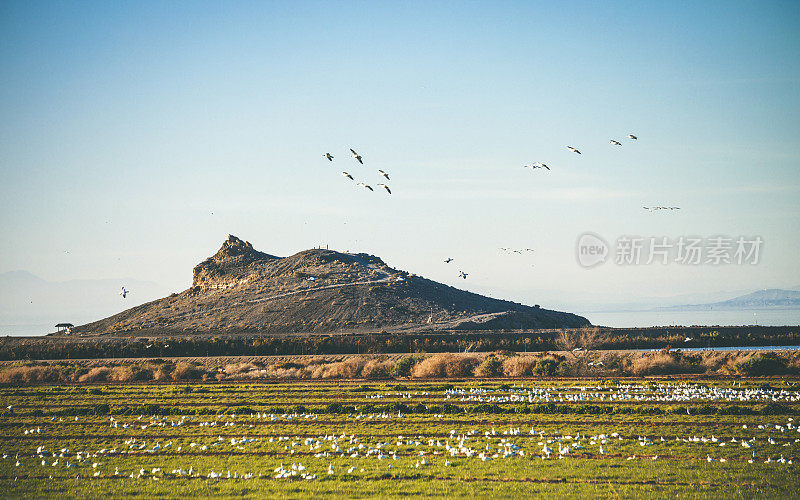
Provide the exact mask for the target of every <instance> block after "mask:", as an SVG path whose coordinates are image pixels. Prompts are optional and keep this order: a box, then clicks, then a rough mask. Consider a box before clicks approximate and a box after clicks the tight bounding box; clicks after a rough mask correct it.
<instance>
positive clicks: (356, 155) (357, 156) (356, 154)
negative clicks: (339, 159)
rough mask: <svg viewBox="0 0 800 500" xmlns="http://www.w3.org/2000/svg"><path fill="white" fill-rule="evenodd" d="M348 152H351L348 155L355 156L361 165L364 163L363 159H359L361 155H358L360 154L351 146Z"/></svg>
mask: <svg viewBox="0 0 800 500" xmlns="http://www.w3.org/2000/svg"><path fill="white" fill-rule="evenodd" d="M350 153H352V154H351V155H350V156H352V157H353V158H355V159H356V160H358V163H360V164H362V165H363V164H364V162H363V161H361V155H360V154H358V153H356V151H355V150H354V149H353V148H350Z"/></svg>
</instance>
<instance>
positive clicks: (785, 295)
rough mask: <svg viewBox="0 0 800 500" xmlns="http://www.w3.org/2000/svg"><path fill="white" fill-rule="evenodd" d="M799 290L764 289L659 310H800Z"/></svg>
mask: <svg viewBox="0 0 800 500" xmlns="http://www.w3.org/2000/svg"><path fill="white" fill-rule="evenodd" d="M797 289H800V287H795V289H790V290H782V289H779V288H771V289H764V290H758V291H755V292H752V293H748V294H746V295H741V296H739V297H734V298H732V299H729V300H724V301H721V302H712V303H708V304H685V305H678V306H671V307H663V308H659V310H682V311H709V310H713V309H717V310H738V309H787V308H795V307H797V308H800V290H797Z"/></svg>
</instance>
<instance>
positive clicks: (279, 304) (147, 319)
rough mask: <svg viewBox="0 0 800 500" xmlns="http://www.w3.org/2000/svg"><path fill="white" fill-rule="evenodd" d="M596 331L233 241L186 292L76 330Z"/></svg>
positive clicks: (365, 268) (319, 254) (342, 259)
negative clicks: (532, 329)
mask: <svg viewBox="0 0 800 500" xmlns="http://www.w3.org/2000/svg"><path fill="white" fill-rule="evenodd" d="M588 324H589V322H588V321H587V320H586V319H585V318H583V317H580V316H576V315H574V314H569V313H562V312H557V311H550V310H546V309H541V308H538V307H529V306H524V305H521V304H517V303H514V302H509V301H504V300H497V299H492V298H489V297H485V296H482V295H478V294H475V293H471V292H466V291H463V290H459V289H456V288H453V287H450V286H447V285H443V284H441V283H437V282H435V281H431V280H428V279H425V278H421V277H418V276H412V275H409V274H408V273H406V272H404V271H399V270H397V269H392V268H390V267H389V266H387V265H386V264H385V263H384V262H383V261H382V260H381V259H380V258H378V257H375V256H372V255H367V254H350V253H341V252H335V251H332V250H323V249H313V250H306V251H303V252H299V253H297V254H295V255H292V256H290V257H283V258H282V257H276V256H273V255H269V254H266V253H263V252H259V251H257V250H255V249H253V247H252V245H251V244H250V243H248V242H245V241H242V240H240V239H239V238H236V237H235V236H229V238H228V240H227V241H225V242H224V243H223V245H222V248H220V250H219V251H218V252H217V253H216V254H215V255H214V256H212V257H210V258H208V259H206V260H205V261H203V262H201V263H200V264H198V265H197V266H196V267H195V268H194V273H193V282H192V287H191V288H189V289H188V290H186V291H184V292H181V293H177V294H172V295H170V296H169V297H165V298H163V299H159V300H155V301H153V302H149V303H147V304H142V305H141V306H138V307H134V308H131V309H128V310H126V311H123V312H121V313H119V314H115V315H113V316H111V317H109V318H106V319H103V320H100V321H95V322H93V323H89V324H86V325H83V326H81V327H78V328H76V329H75V330H74V331H75V332H79V333H96V334H101V333H122V332H133V331H142V330H146V331H173V332H174V331H186V332H210V331H225V332H237V331H241V332H245V331H246V332H265V333H267V332H268V333H288V332H319V333H329V332H344V331H364V330H378V331H380V330H386V331H403V330H415V329H416V330H419V329H432V330H437V329H481V330H483V329H500V328H561V327H580V326H585V325H588Z"/></svg>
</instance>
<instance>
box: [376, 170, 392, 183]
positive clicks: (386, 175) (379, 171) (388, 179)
mask: <svg viewBox="0 0 800 500" xmlns="http://www.w3.org/2000/svg"><path fill="white" fill-rule="evenodd" d="M378 173H379V174H381V175H382V176H384V177H386V180H387V181H390V180H391V179H390V178H389V174H387V173H386V172H384V171H383V170H378Z"/></svg>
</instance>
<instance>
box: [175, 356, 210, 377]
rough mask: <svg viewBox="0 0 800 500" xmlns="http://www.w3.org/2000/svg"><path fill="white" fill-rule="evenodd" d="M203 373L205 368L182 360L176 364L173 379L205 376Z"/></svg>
mask: <svg viewBox="0 0 800 500" xmlns="http://www.w3.org/2000/svg"><path fill="white" fill-rule="evenodd" d="M203 373H204V372H203V370H201V369H200V368H198V367H197V366H195V365H193V364H191V363H187V362H185V361H182V362H180V363H178V364H177V365H175V370H174V371H173V372H172V380H192V379H199V378H201V377H202V376H203Z"/></svg>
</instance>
